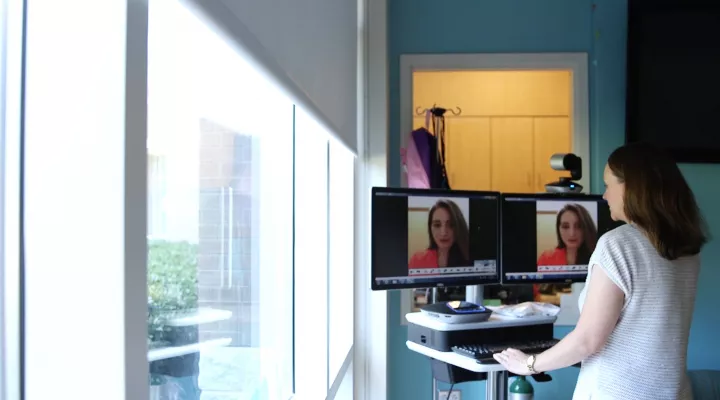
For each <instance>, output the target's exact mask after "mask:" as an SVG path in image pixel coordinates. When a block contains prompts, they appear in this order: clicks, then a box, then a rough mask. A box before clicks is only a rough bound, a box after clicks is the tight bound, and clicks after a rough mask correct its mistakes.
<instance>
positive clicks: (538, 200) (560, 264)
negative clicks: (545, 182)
mask: <svg viewBox="0 0 720 400" xmlns="http://www.w3.org/2000/svg"><path fill="white" fill-rule="evenodd" d="M502 207H503V213H502V238H503V240H502V265H503V281H504V282H506V283H523V282H525V283H532V282H576V281H584V280H585V278H586V276H587V271H588V263H589V261H590V256H591V255H592V253H593V251H594V250H595V245H596V244H597V240H598V238H599V237H600V236H601V235H602V234H604V233H605V232H607V231H609V230H611V229H613V228H615V227H616V226H618V223H616V222H613V221H612V219H611V218H610V209H609V208H608V205H607V203H606V202H605V201H604V200H603V199H602V197H600V196H596V195H580V196H573V197H568V196H558V195H536V196H531V195H506V196H504V201H503V206H502Z"/></svg>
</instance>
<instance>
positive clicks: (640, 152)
mask: <svg viewBox="0 0 720 400" xmlns="http://www.w3.org/2000/svg"><path fill="white" fill-rule="evenodd" d="M608 167H609V168H610V171H611V172H612V173H613V175H615V177H617V178H618V180H619V181H620V182H624V183H625V196H624V198H623V202H624V203H625V207H624V211H625V216H626V217H627V219H628V222H631V223H633V224H635V225H637V226H638V227H640V228H641V229H643V230H644V231H645V234H646V235H647V237H648V239H649V240H650V242H651V243H652V244H653V246H654V247H655V249H656V250H657V251H658V253H660V255H661V256H662V257H663V258H665V259H668V260H675V259H677V258H680V257H683V256H691V255H695V254H698V253H699V252H700V250H701V249H702V247H703V245H704V244H705V243H706V242H707V240H708V236H707V229H706V225H705V221H704V220H703V217H702V214H701V213H700V208H699V207H698V205H697V202H696V201H695V195H694V194H693V192H692V190H690V186H688V184H687V182H686V181H685V178H684V177H683V175H682V172H680V168H678V166H677V164H676V163H675V161H674V160H673V159H672V157H671V156H670V155H669V154H668V153H666V152H665V151H663V150H661V149H659V148H658V147H655V146H653V145H651V144H648V143H632V144H627V145H625V146H622V147H620V148H618V149H616V150H615V151H613V152H612V154H610V157H609V158H608Z"/></svg>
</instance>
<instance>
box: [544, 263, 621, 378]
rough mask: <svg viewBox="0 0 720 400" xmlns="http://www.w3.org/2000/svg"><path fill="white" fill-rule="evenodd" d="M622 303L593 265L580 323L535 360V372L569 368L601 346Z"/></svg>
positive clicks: (614, 287)
mask: <svg viewBox="0 0 720 400" xmlns="http://www.w3.org/2000/svg"><path fill="white" fill-rule="evenodd" d="M624 302H625V294H624V293H623V291H622V290H621V289H620V288H619V287H618V286H617V285H616V284H615V283H613V281H612V280H610V278H609V277H608V275H607V273H606V272H605V270H604V269H603V268H601V267H600V266H599V265H593V267H592V273H591V275H590V281H589V286H588V292H587V295H586V297H585V303H584V304H583V309H582V312H581V314H580V319H579V320H578V324H577V326H576V327H575V329H574V330H573V331H572V332H570V333H569V334H568V335H567V336H565V338H564V339H562V340H561V341H560V343H558V344H557V345H555V346H554V347H553V348H551V349H548V350H546V351H545V352H543V353H541V354H539V355H538V356H537V357H536V359H535V368H534V369H535V370H536V371H537V372H546V371H552V370H555V369H560V368H565V367H569V366H571V365H575V364H577V363H579V362H580V361H582V360H584V359H586V358H587V357H589V356H590V355H592V354H594V353H596V352H597V351H599V350H600V349H602V348H603V347H604V346H605V343H606V342H607V339H608V337H609V336H610V334H611V333H612V331H613V329H615V325H617V321H618V318H620V312H621V311H622V308H623V304H624Z"/></svg>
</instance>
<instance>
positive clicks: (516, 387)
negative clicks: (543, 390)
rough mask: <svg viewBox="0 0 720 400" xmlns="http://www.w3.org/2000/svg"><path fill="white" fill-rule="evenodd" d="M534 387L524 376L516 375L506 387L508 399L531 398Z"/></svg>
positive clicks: (533, 393)
mask: <svg viewBox="0 0 720 400" xmlns="http://www.w3.org/2000/svg"><path fill="white" fill-rule="evenodd" d="M534 395H535V389H533V386H532V385H531V384H530V382H528V381H527V379H525V377H524V376H518V377H517V378H515V380H514V381H513V383H512V384H511V385H510V388H509V389H508V400H533V397H534Z"/></svg>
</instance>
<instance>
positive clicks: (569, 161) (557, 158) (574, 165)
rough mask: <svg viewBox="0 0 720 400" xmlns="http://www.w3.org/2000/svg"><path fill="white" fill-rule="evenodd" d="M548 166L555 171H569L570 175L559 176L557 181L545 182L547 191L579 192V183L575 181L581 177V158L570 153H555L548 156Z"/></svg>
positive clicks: (580, 187) (580, 190) (580, 186)
mask: <svg viewBox="0 0 720 400" xmlns="http://www.w3.org/2000/svg"><path fill="white" fill-rule="evenodd" d="M550 168H552V169H554V170H555V171H569V172H570V177H561V178H560V180H559V181H557V182H550V183H548V184H545V191H547V192H548V193H580V192H582V190H583V187H582V185H581V184H579V183H577V182H576V181H578V180H580V179H582V159H581V158H580V157H578V156H576V155H575V154H572V153H557V154H553V155H552V157H550Z"/></svg>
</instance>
